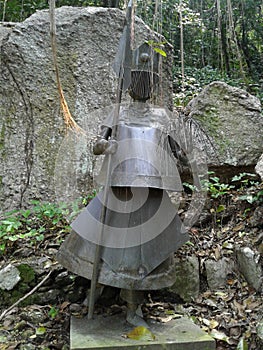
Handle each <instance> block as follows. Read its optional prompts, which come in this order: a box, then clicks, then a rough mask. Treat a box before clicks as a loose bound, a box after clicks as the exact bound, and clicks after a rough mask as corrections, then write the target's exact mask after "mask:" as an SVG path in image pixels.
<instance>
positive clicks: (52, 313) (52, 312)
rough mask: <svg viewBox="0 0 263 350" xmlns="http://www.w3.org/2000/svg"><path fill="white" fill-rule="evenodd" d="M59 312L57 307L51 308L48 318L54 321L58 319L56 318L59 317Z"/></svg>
mask: <svg viewBox="0 0 263 350" xmlns="http://www.w3.org/2000/svg"><path fill="white" fill-rule="evenodd" d="M58 313H59V310H58V309H57V308H56V307H55V306H51V307H50V310H49V312H48V316H49V317H50V318H52V319H54V318H56V316H57V315H58Z"/></svg>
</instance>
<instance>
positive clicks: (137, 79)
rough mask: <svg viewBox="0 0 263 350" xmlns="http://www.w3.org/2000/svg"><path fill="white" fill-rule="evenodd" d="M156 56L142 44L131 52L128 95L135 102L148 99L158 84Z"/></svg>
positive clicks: (146, 45) (147, 46)
mask: <svg viewBox="0 0 263 350" xmlns="http://www.w3.org/2000/svg"><path fill="white" fill-rule="evenodd" d="M158 62H159V57H158V54H156V52H155V51H154V50H152V48H151V47H150V46H149V45H148V44H146V43H144V44H143V45H141V46H140V47H139V48H138V49H136V50H135V51H134V52H133V56H132V67H131V85H130V87H129V93H130V95H131V97H132V98H133V99H134V100H136V101H146V100H148V99H149V98H150V96H151V94H152V92H153V88H154V86H155V85H156V84H157V83H158Z"/></svg>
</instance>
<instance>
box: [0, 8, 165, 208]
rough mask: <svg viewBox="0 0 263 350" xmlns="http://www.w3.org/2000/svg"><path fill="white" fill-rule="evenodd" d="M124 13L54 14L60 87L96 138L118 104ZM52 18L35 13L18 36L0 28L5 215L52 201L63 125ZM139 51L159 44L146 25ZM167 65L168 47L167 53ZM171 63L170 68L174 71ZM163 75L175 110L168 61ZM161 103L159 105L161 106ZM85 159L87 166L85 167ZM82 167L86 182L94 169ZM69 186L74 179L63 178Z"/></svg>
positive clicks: (0, 204)
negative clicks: (117, 61)
mask: <svg viewBox="0 0 263 350" xmlns="http://www.w3.org/2000/svg"><path fill="white" fill-rule="evenodd" d="M124 18H125V13H124V12H123V11H121V10H118V9H108V8H97V7H87V8H73V7H62V8H59V9H57V10H56V23H57V51H58V53H57V56H58V64H59V70H60V76H61V83H62V87H63V90H64V93H65V97H66V100H67V102H68V105H69V109H70V111H71V113H72V115H73V117H74V118H75V120H76V121H77V123H78V124H79V125H80V126H82V127H85V128H86V129H88V130H89V133H90V134H93V135H96V134H97V132H98V130H97V129H98V127H97V125H98V124H99V117H101V115H100V114H99V113H98V114H96V115H95V116H94V115H93V116H91V117H90V118H89V119H88V124H85V125H84V126H83V120H84V119H85V123H86V121H87V116H89V114H90V113H91V111H94V110H98V109H101V108H103V107H105V106H108V105H111V104H112V103H114V102H115V101H116V100H115V99H116V86H117V85H116V77H115V73H114V72H113V69H112V63H113V61H114V57H115V54H116V52H117V48H118V43H119V38H120V36H121V33H122V29H123V24H124ZM49 28H50V20H49V13H48V11H46V10H44V11H38V12H37V13H35V14H34V15H32V16H31V17H30V18H28V19H27V20H25V21H24V22H23V23H19V24H16V25H15V26H14V27H13V28H5V27H1V26H0V46H1V47H0V116H1V118H0V163H1V168H0V208H1V210H2V211H5V210H9V209H14V208H16V207H20V206H23V205H25V204H27V203H29V202H30V200H32V199H39V200H43V201H45V200H46V201H54V200H55V186H56V185H57V184H56V183H55V182H54V169H55V161H56V156H57V153H58V150H59V147H60V145H61V142H62V140H63V139H64V137H65V125H64V122H63V118H62V115H61V111H60V102H59V98H58V92H57V87H56V81H55V73H54V67H53V60H52V54H51V40H50V32H49V31H50V29H49ZM135 32H136V37H135V46H137V45H139V44H141V43H143V42H144V41H145V40H153V41H158V40H160V37H159V36H158V37H157V36H156V34H155V33H154V32H152V31H151V30H150V29H149V28H148V27H147V26H146V25H145V24H144V23H143V22H142V21H141V20H139V19H137V20H136V23H135ZM165 50H166V52H167V53H168V55H167V56H168V57H172V55H171V54H170V52H169V50H170V46H169V45H166V47H165ZM169 62H170V63H169ZM165 66H166V69H165V71H164V73H163V79H162V81H163V95H162V96H163V102H164V103H165V104H168V105H170V106H171V104H172V103H171V96H172V90H171V83H172V82H171V80H170V77H171V61H169V59H168V64H167V65H165ZM159 102H160V103H161V101H159ZM86 160H87V159H85V156H84V159H83V164H84V163H85V162H86ZM83 164H82V165H81V172H82V173H83V174H82V177H83V179H84V181H86V180H87V181H88V179H89V175H90V174H89V171H88V170H89V169H88V170H87V166H84V165H83ZM64 176H65V177H68V178H70V176H71V174H69V173H65V174H64Z"/></svg>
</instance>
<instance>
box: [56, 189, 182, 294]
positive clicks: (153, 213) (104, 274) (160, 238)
mask: <svg viewBox="0 0 263 350" xmlns="http://www.w3.org/2000/svg"><path fill="white" fill-rule="evenodd" d="M145 191H146V189H145V188H135V189H134V188H132V189H131V188H127V187H123V188H121V187H115V188H112V189H111V191H110V192H109V197H108V202H107V210H106V216H105V221H104V225H103V226H101V211H102V207H103V205H102V198H103V192H101V193H99V195H98V196H97V197H95V198H94V199H93V200H92V201H91V202H90V203H89V205H88V206H87V207H86V208H85V209H84V210H83V211H82V212H81V213H80V214H79V216H78V217H77V218H76V219H75V220H74V222H73V223H72V225H71V226H72V228H73V230H74V231H73V232H72V233H71V234H70V236H69V237H68V238H67V239H66V241H65V242H64V243H63V244H62V246H61V248H60V250H59V252H58V261H59V262H60V263H61V264H62V265H64V266H65V267H66V268H68V269H69V270H70V271H72V272H74V273H76V274H78V275H81V276H84V277H86V278H88V279H91V277H92V263H93V261H94V256H95V249H96V245H97V244H100V245H102V249H101V269H100V275H99V282H100V283H102V284H106V285H111V286H115V287H119V288H126V289H159V288H164V287H167V286H169V285H171V284H172V279H171V278H169V275H171V273H172V270H173V265H172V260H171V256H172V255H173V253H174V252H175V251H176V250H177V249H179V248H180V247H181V246H182V245H183V244H184V243H185V242H186V241H187V240H188V239H189V236H188V234H187V233H186V230H185V228H184V226H183V224H182V222H181V220H180V218H179V216H178V214H177V213H176V208H175V206H174V205H173V204H172V203H171V201H170V198H169V196H168V194H167V193H166V191H163V190H161V189H153V188H150V189H147V193H146V192H145ZM102 227H103V230H101V228H102ZM101 233H102V237H99V236H100V235H101Z"/></svg>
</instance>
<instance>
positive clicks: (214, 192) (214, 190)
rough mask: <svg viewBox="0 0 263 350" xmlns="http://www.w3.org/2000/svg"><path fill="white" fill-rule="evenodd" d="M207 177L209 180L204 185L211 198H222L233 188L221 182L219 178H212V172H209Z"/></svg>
mask: <svg viewBox="0 0 263 350" xmlns="http://www.w3.org/2000/svg"><path fill="white" fill-rule="evenodd" d="M209 175H210V176H209V179H208V180H206V181H205V183H204V185H205V187H206V189H207V192H208V194H209V195H210V196H211V197H212V198H219V197H222V196H224V195H225V194H227V193H229V191H230V190H231V189H233V188H234V186H233V185H229V184H226V183H223V182H221V181H220V178H219V177H217V176H214V172H209ZM211 175H213V176H211Z"/></svg>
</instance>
